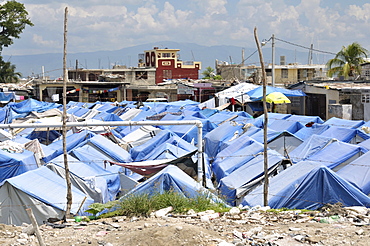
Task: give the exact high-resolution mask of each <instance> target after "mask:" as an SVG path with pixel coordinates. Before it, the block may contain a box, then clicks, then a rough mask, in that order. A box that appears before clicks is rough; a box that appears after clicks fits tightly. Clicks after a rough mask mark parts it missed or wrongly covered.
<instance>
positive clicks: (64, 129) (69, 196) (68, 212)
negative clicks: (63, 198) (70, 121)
mask: <svg viewBox="0 0 370 246" xmlns="http://www.w3.org/2000/svg"><path fill="white" fill-rule="evenodd" d="M67 16H68V7H66V8H65V11H64V49H63V117H62V119H63V126H62V132H63V157H64V168H65V173H66V175H65V176H66V182H67V208H66V215H65V219H67V218H69V217H70V216H71V206H72V187H71V179H70V176H69V166H68V159H67V138H66V137H67V80H68V73H67Z"/></svg>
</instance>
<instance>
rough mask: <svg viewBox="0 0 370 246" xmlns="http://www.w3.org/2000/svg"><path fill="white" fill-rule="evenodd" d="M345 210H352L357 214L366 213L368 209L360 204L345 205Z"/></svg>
mask: <svg viewBox="0 0 370 246" xmlns="http://www.w3.org/2000/svg"><path fill="white" fill-rule="evenodd" d="M345 209H346V210H350V211H354V212H356V213H358V214H362V215H366V214H367V213H368V211H369V210H368V209H367V208H366V207H360V206H352V207H345Z"/></svg>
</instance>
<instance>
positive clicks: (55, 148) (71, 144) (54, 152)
mask: <svg viewBox="0 0 370 246" xmlns="http://www.w3.org/2000/svg"><path fill="white" fill-rule="evenodd" d="M93 136H95V134H94V133H91V132H89V131H82V132H79V133H75V134H72V135H70V136H68V137H67V140H66V142H67V151H70V150H72V149H73V148H75V147H76V146H78V145H79V144H80V143H82V142H84V141H85V140H86V139H89V138H92V137H93ZM44 153H45V157H44V158H43V161H44V162H45V163H47V162H49V161H50V160H52V159H54V158H55V157H57V156H59V155H61V154H63V140H62V139H61V140H58V141H56V142H53V143H51V144H50V145H48V146H47V147H46V148H44Z"/></svg>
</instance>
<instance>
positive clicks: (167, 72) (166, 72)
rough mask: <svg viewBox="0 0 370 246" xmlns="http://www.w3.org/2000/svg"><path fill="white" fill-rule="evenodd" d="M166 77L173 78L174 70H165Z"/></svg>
mask: <svg viewBox="0 0 370 246" xmlns="http://www.w3.org/2000/svg"><path fill="white" fill-rule="evenodd" d="M163 78H164V79H172V70H163Z"/></svg>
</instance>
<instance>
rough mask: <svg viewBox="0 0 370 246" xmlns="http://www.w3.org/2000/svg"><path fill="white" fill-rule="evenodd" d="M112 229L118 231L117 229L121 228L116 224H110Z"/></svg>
mask: <svg viewBox="0 0 370 246" xmlns="http://www.w3.org/2000/svg"><path fill="white" fill-rule="evenodd" d="M110 225H111V226H112V227H113V228H115V229H118V228H121V226H120V225H119V224H116V223H112V224H110Z"/></svg>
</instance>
